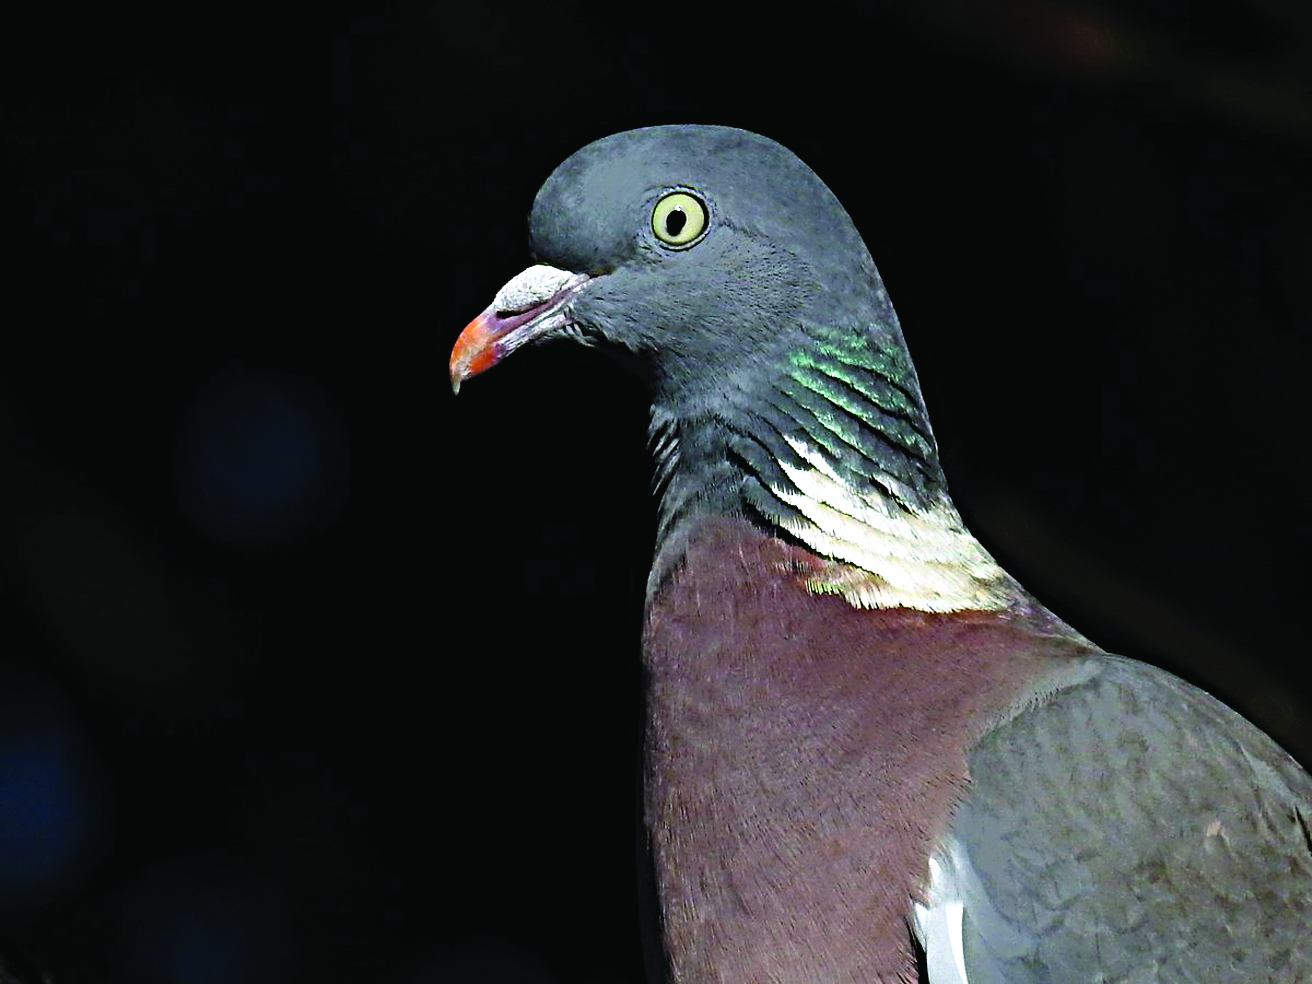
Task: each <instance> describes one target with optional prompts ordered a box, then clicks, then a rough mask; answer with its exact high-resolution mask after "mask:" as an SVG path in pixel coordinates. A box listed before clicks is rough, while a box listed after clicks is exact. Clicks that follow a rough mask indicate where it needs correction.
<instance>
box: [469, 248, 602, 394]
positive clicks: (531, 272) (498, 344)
mask: <svg viewBox="0 0 1312 984" xmlns="http://www.w3.org/2000/svg"><path fill="white" fill-rule="evenodd" d="M590 279H591V278H590V277H588V275H587V274H582V273H570V272H569V271H567V270H558V269H556V268H555V267H549V266H543V265H539V266H532V267H529V268H528V269H527V270H525V271H524V272H523V273H521V274H520V275H519V276H517V277H515V278H514V279H512V280H511V281H510V282H509V283H507V284H506V285H505V286H504V287H502V288H501V290H499V291H497V296H496V298H495V299H493V301H492V303H491V304H490V305H488V308H487V310H485V311H484V312H483V313H482V314H480V315H479V316H478V317H476V318H475V319H474V320H473V321H471V322H470V323H469V324H468V325H466V326H465V330H464V331H462V332H461V333H460V337H459V338H457V339H456V344H455V346H454V347H453V348H452V349H451V361H450V364H449V367H448V368H449V371H450V374H451V391H452V392H453V393H459V392H460V385H461V384H462V383H463V382H464V381H465V380H467V379H470V378H471V377H473V376H477V375H478V374H479V373H482V372H486V371H487V370H489V369H491V368H492V367H493V366H495V365H496V364H497V363H498V362H500V361H501V360H502V359H504V358H505V357H506V356H508V355H509V354H510V353H511V352H513V351H515V349H517V348H519V347H520V346H521V345H527V344H528V343H529V342H532V341H535V340H536V339H539V338H541V337H543V336H544V335H548V334H550V333H552V332H554V331H559V330H560V329H562V328H564V327H566V326H567V325H569V324H570V323H571V322H570V313H569V311H567V310H566V306H567V305H568V304H569V302H570V301H571V300H572V299H573V298H574V295H575V294H577V293H578V292H579V290H580V289H581V288H582V287H583V286H584V284H586V283H587V282H588V281H589V280H590Z"/></svg>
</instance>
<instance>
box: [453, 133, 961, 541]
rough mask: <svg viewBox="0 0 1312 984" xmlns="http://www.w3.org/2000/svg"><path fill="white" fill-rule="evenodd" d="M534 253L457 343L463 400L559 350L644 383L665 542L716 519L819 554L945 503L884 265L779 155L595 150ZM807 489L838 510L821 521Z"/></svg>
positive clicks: (567, 186)
mask: <svg viewBox="0 0 1312 984" xmlns="http://www.w3.org/2000/svg"><path fill="white" fill-rule="evenodd" d="M529 241H530V245H531V249H532V253H533V257H534V259H535V260H536V263H535V264H534V265H533V266H530V267H529V268H528V269H526V270H524V271H523V272H522V273H521V274H519V275H518V276H517V277H515V278H513V279H512V280H511V281H510V282H509V283H507V284H506V285H505V286H504V287H502V288H501V290H500V291H499V292H498V293H497V296H496V298H495V299H494V300H493V302H492V304H491V305H490V306H489V307H488V308H487V309H486V310H485V311H484V312H483V313H482V314H480V315H479V316H478V317H477V318H475V319H474V320H473V321H472V322H471V323H470V324H469V326H468V327H467V328H465V330H464V332H463V333H462V334H461V336H460V338H459V340H458V341H457V342H456V345H455V349H454V351H453V352H452V356H451V364H450V371H451V382H452V386H453V388H455V389H456V390H457V391H458V390H459V387H460V385H461V384H462V383H463V382H465V381H466V380H468V379H469V378H470V377H472V376H475V375H478V374H479V373H481V372H483V371H485V370H487V369H489V368H491V367H492V366H493V365H495V364H497V363H498V362H500V361H501V360H502V359H503V358H505V357H506V356H508V355H509V354H510V353H511V352H513V351H515V350H516V349H518V348H520V347H522V346H525V345H529V344H536V343H538V342H541V341H548V340H552V339H571V340H574V341H577V342H580V343H583V344H587V345H595V346H598V347H599V348H601V349H603V350H605V351H606V352H608V353H611V354H612V355H614V356H615V357H616V358H617V359H619V361H621V362H622V363H624V364H626V365H628V366H629V367H630V368H632V369H634V370H636V371H637V373H638V375H639V376H640V377H641V378H642V379H643V380H645V381H646V383H647V385H648V387H649V389H650V391H651V399H652V428H651V444H652V450H653V455H654V457H655V459H656V466H657V482H656V485H657V492H658V495H659V496H660V500H661V533H660V534H659V536H660V538H661V539H662V540H664V539H665V538H666V536H667V534H668V533H669V531H670V530H671V529H673V528H675V527H676V526H678V525H679V523H680V521H681V520H682V519H687V518H694V517H695V516H696V515H701V514H705V513H711V514H716V515H729V516H746V517H749V518H750V519H751V520H752V521H754V522H758V523H760V524H761V525H762V526H764V527H767V528H770V529H771V530H775V531H782V532H784V533H785V534H790V535H799V536H800V537H801V539H803V540H805V541H806V542H809V543H812V544H813V545H815V544H819V543H820V542H821V541H822V539H823V540H824V542H826V543H827V542H828V540H829V539H832V535H831V533H820V532H815V531H816V529H817V528H818V527H817V524H816V519H815V516H817V515H819V513H821V512H825V513H826V515H828V514H829V513H832V512H833V510H834V509H841V510H846V511H847V512H851V511H852V510H854V509H855V510H857V511H858V512H860V511H862V510H868V509H871V508H873V509H875V510H876V511H878V510H882V509H884V508H885V507H886V504H887V503H892V504H893V506H892V508H899V509H901V508H906V509H913V510H919V511H924V510H926V509H931V508H935V507H937V506H938V505H940V504H941V503H942V502H943V501H945V496H946V492H945V486H944V483H943V478H942V473H941V471H940V469H939V465H938V457H937V450H936V448H935V445H934V441H933V436H932V433H931V431H930V428H929V421H928V417H927V416H926V414H925V409H924V405H923V402H922V400H921V395H920V387H919V383H918V381H917V379H916V375H915V370H914V368H913V367H912V365H911V360H910V358H909V357H908V355H907V352H906V347H905V343H904V342H903V339H902V332H901V328H900V327H899V325H898V321H897V316H896V314H894V312H893V308H892V305H891V304H890V303H889V300H888V296H887V294H886V293H885V291H884V286H883V283H882V281H881V280H880V278H879V273H878V271H877V270H876V269H875V265H874V262H873V261H872V260H871V258H870V253H869V251H868V250H867V249H866V247H865V244H864V243H863V242H862V240H861V236H860V234H859V233H858V232H857V230H856V227H855V226H854V225H853V223H852V220H851V219H850V218H849V217H848V214H847V212H846V211H844V209H843V207H842V206H841V205H840V204H839V202H838V200H837V198H835V197H834V195H833V193H832V192H831V191H830V190H829V189H828V188H827V187H826V186H825V184H824V183H823V182H822V181H821V180H820V179H819V178H818V177H817V176H816V175H815V173H814V172H813V171H811V169H810V168H808V167H807V166H806V165H805V164H803V163H802V162H801V161H800V160H798V158H797V157H795V156H794V155H793V154H792V153H790V152H789V151H788V150H786V149H785V148H783V147H782V146H780V145H779V144H777V143H775V142H774V141H772V140H768V139H766V138H765V137H761V136H757V135H756V134H753V133H748V132H746V131H744V130H737V129H732V128H729V127H713V126H663V127H651V128H648V129H642V130H632V131H629V132H626V133H620V134H616V135H614V136H611V137H607V138H605V139H603V140H598V141H596V142H595V143H592V144H589V145H588V146H586V147H584V148H583V149H582V150H580V151H578V152H577V153H575V154H574V155H572V156H571V157H570V158H568V159H567V160H566V161H565V162H564V163H563V164H561V165H560V166H559V167H558V168H557V169H556V171H555V172H554V173H553V174H552V175H551V176H550V177H549V178H548V179H547V181H546V183H545V184H544V185H543V186H542V188H541V190H540V191H539V192H538V195H537V198H536V200H535V201H534V204H533V211H532V214H531V216H530V220H529ZM812 479H815V480H823V481H826V482H829V483H830V485H831V486H833V488H836V489H838V491H833V489H831V490H830V491H829V492H824V493H820V492H817V493H815V495H821V496H822V500H823V501H821V502H820V503H819V504H817V503H816V502H815V501H814V500H815V495H813V494H811V493H810V492H808V490H807V489H808V485H809V484H813V482H812ZM842 497H847V498H849V499H851V503H849V504H847V505H842V504H840V502H839V500H840V499H841V498H842ZM831 500H832V501H831ZM808 510H809V511H810V512H811V513H812V514H813V515H812V517H811V518H808V517H807V512H808ZM826 511H827V512H826ZM862 515H864V512H863V513H862ZM954 515H955V514H954ZM954 522H955V520H954ZM830 525H831V526H832V523H830ZM799 531H801V532H799ZM803 534H805V535H803ZM829 553H831V554H837V555H841V554H839V552H838V551H837V549H836V548H831V549H830V550H829Z"/></svg>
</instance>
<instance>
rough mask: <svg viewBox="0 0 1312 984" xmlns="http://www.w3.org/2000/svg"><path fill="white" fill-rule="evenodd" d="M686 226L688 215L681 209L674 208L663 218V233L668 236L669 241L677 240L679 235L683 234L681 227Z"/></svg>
mask: <svg viewBox="0 0 1312 984" xmlns="http://www.w3.org/2000/svg"><path fill="white" fill-rule="evenodd" d="M687 224H688V214H687V213H686V212H684V210H683V209H681V208H676V209H675V210H674V211H673V212H671V213H670V214H669V215H667V216H665V231H666V232H668V233H669V234H670V238H671V239H676V238H678V235H679V233H681V232H683V227H684V226H685V225H687Z"/></svg>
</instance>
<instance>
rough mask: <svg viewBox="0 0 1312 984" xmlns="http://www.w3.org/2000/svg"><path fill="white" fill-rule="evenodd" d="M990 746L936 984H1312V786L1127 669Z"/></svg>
mask: <svg viewBox="0 0 1312 984" xmlns="http://www.w3.org/2000/svg"><path fill="white" fill-rule="evenodd" d="M1098 667H1099V668H1098V670H1097V672H1096V673H1095V674H1094V675H1093V676H1092V677H1091V678H1090V679H1087V680H1085V681H1084V682H1082V683H1079V684H1076V685H1074V686H1070V687H1068V688H1066V689H1064V690H1060V691H1058V692H1056V693H1055V694H1054V695H1052V697H1051V698H1049V699H1048V700H1046V701H1044V702H1042V703H1040V704H1038V705H1036V706H1034V707H1031V708H1028V709H1026V710H1025V711H1023V712H1022V713H1020V714H1018V715H1017V716H1015V717H1014V718H1012V719H1011V720H1009V721H1007V722H1005V723H1003V724H1001V725H1000V726H998V727H997V728H995V729H994V730H993V731H991V732H990V733H989V734H988V735H986V736H985V737H984V738H983V739H982V740H981V741H980V742H979V744H978V745H977V746H976V748H975V749H974V750H973V752H972V753H971V754H970V756H969V765H970V772H971V790H970V795H969V799H968V800H967V801H966V802H965V803H964V804H963V805H962V806H961V807H960V808H959V810H958V811H957V813H956V814H955V816H954V818H953V821H952V826H951V831H950V834H949V836H948V837H947V838H946V840H945V841H944V843H943V844H942V845H940V850H939V851H938V853H937V855H936V857H935V858H934V860H933V861H932V863H931V872H932V874H933V877H932V884H931V888H930V892H931V903H930V905H929V906H928V907H921V906H917V910H918V911H917V922H918V923H919V931H920V935H921V937H922V942H924V944H925V947H926V952H927V955H928V966H929V969H930V980H931V982H933V984H940V982H944V981H969V982H970V984H984V982H989V984H992V982H1002V981H1005V982H1009V984H1011V982H1029V981H1050V982H1062V984H1073V982H1083V981H1099V982H1112V981H1245V982H1248V981H1263V982H1265V981H1312V928H1310V926H1312V832H1310V831H1312V777H1309V776H1308V774H1307V773H1306V772H1304V771H1303V770H1302V769H1300V768H1299V766H1298V765H1297V763H1295V762H1294V760H1293V759H1292V758H1290V756H1289V755H1287V754H1286V753H1285V752H1284V751H1282V750H1281V749H1280V748H1279V747H1278V746H1277V745H1276V744H1275V743H1274V742H1273V741H1272V740H1271V739H1270V738H1268V737H1267V736H1266V735H1265V734H1263V733H1262V732H1261V731H1259V730H1258V729H1257V728H1255V727H1254V726H1253V725H1251V724H1249V723H1248V722H1247V721H1245V720H1244V719H1243V718H1241V717H1240V716H1239V715H1238V714H1236V713H1235V712H1234V711H1232V710H1230V709H1229V708H1228V707H1226V706H1225V705H1223V704H1221V703H1220V702H1219V701H1217V700H1215V699H1213V698H1212V697H1210V696H1209V695H1207V694H1206V693H1204V692H1203V691H1201V690H1198V689H1197V688H1195V687H1192V686H1190V685H1189V684H1187V683H1185V682H1183V681H1182V680H1179V679H1177V678H1175V677H1173V676H1171V675H1170V674H1168V673H1166V672H1164V671H1162V670H1158V669H1155V668H1153V667H1151V666H1147V665H1145V664H1142V663H1136V662H1133V661H1131V660H1123V659H1119V658H1115V657H1109V658H1107V659H1106V660H1105V661H1100V663H1099V664H1098Z"/></svg>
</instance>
